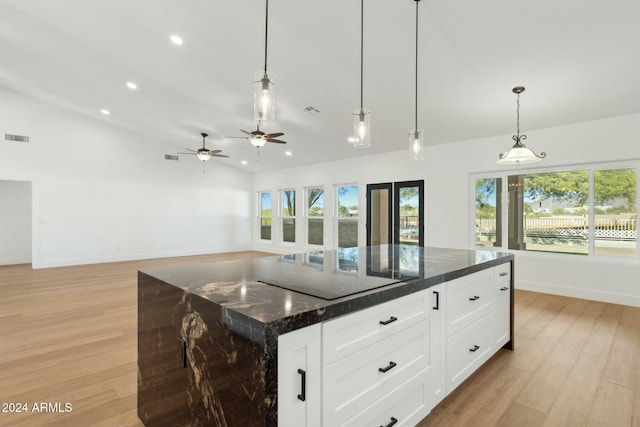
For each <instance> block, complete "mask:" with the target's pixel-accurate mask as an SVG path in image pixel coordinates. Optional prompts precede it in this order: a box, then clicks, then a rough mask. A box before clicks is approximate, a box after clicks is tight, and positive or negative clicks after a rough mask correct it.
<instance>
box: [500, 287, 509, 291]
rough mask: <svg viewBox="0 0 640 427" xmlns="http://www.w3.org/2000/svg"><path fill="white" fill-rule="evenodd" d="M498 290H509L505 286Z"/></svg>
mask: <svg viewBox="0 0 640 427" xmlns="http://www.w3.org/2000/svg"><path fill="white" fill-rule="evenodd" d="M500 290H501V291H508V290H509V288H507V287H506V286H503V287H501V288H500Z"/></svg>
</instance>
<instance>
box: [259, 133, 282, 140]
mask: <svg viewBox="0 0 640 427" xmlns="http://www.w3.org/2000/svg"><path fill="white" fill-rule="evenodd" d="M282 135H284V133H282V132H276V133H268V134H266V135H265V136H264V137H265V138H267V139H271V138H277V137H279V136H282Z"/></svg>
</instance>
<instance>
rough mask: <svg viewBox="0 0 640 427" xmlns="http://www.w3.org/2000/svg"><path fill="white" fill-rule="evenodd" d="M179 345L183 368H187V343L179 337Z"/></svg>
mask: <svg viewBox="0 0 640 427" xmlns="http://www.w3.org/2000/svg"><path fill="white" fill-rule="evenodd" d="M178 343H179V345H180V361H181V362H182V367H183V368H186V367H187V342H186V341H185V340H183V339H182V338H180V337H178Z"/></svg>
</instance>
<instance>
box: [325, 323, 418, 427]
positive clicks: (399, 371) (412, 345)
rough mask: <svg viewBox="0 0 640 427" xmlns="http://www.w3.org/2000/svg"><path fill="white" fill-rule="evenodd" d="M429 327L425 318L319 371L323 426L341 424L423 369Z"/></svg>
mask: <svg viewBox="0 0 640 427" xmlns="http://www.w3.org/2000/svg"><path fill="white" fill-rule="evenodd" d="M429 327H430V325H429V319H425V320H424V321H422V322H420V323H416V324H414V325H412V326H410V327H408V328H406V329H404V330H402V331H400V332H398V333H397V334H395V335H392V336H390V337H388V338H386V339H384V340H382V341H378V342H377V343H375V344H373V345H371V346H369V347H367V348H364V349H362V350H361V351H359V352H356V353H353V354H351V355H350V356H347V357H345V358H343V359H340V360H338V361H337V362H335V363H333V364H331V365H329V366H326V367H325V368H323V377H322V378H323V381H322V404H323V423H324V424H325V425H328V426H339V425H341V424H343V423H344V422H346V421H347V420H349V419H350V418H352V417H354V416H355V415H357V414H358V413H360V412H361V411H363V410H364V409H366V408H367V407H368V406H370V405H371V404H373V403H374V402H375V401H376V400H378V399H380V398H382V397H383V396H384V395H386V394H388V393H389V392H390V391H392V390H393V389H395V388H396V387H398V386H399V385H400V384H402V383H404V382H405V381H407V380H408V379H410V378H411V377H413V376H414V375H416V374H418V373H419V372H420V371H421V370H423V369H424V368H426V367H427V366H428V365H429V363H430V361H429V354H430V352H429ZM382 371H386V372H382Z"/></svg>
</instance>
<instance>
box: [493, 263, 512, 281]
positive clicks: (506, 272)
mask: <svg viewBox="0 0 640 427" xmlns="http://www.w3.org/2000/svg"><path fill="white" fill-rule="evenodd" d="M493 275H494V280H495V283H511V263H510V262H505V263H504V264H500V265H497V266H495V267H493Z"/></svg>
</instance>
